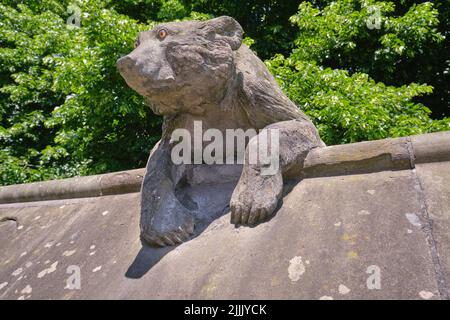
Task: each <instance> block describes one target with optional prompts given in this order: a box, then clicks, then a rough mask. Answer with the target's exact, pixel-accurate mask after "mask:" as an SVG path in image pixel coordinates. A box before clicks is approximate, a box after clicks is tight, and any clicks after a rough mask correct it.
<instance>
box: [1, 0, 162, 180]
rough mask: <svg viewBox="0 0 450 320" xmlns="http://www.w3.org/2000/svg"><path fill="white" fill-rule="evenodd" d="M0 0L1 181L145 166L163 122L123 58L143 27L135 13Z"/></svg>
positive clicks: (92, 5) (92, 4)
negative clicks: (125, 72) (75, 11)
mask: <svg viewBox="0 0 450 320" xmlns="http://www.w3.org/2000/svg"><path fill="white" fill-rule="evenodd" d="M23 2H24V3H23V4H19V5H10V6H7V5H0V15H1V16H2V19H1V27H0V39H1V40H0V41H1V48H0V68H1V78H0V144H1V149H0V174H1V176H0V181H1V183H2V184H8V183H20V182H29V181H36V180H44V179H51V178H58V177H68V176H74V175H80V174H81V175H85V174H93V173H99V172H105V171H114V170H121V169H127V168H134V167H136V166H144V165H145V160H146V157H147V156H148V152H149V149H150V148H151V146H152V145H153V144H154V143H155V142H156V141H157V140H158V136H159V134H160V119H159V117H155V116H154V115H153V114H152V113H151V112H150V110H149V108H148V107H146V106H145V104H144V102H143V99H142V98H141V97H140V96H138V95H137V94H135V93H134V92H133V91H132V90H130V89H128V88H127V87H126V85H125V84H124V81H123V80H122V79H121V77H120V75H119V74H118V72H117V70H116V67H115V61H116V60H117V58H119V57H120V56H121V55H124V54H126V53H128V52H129V51H130V50H131V49H132V47H133V42H134V40H135V37H136V34H137V33H138V31H139V30H142V29H146V28H148V27H147V26H145V25H143V24H139V23H137V22H136V21H134V20H133V19H130V18H129V17H127V16H124V15H120V14H118V13H116V12H115V11H113V10H108V9H105V8H104V4H102V3H101V2H99V1H84V2H83V5H82V6H80V9H81V13H82V16H81V28H76V27H70V26H68V25H67V24H66V20H67V18H68V17H69V14H68V13H67V11H66V8H67V6H68V4H69V2H66V3H64V2H61V1H52V0H47V1H39V5H36V3H37V2H36V1H23Z"/></svg>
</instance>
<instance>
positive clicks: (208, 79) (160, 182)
mask: <svg viewBox="0 0 450 320" xmlns="http://www.w3.org/2000/svg"><path fill="white" fill-rule="evenodd" d="M242 35H243V30H242V28H241V26H240V25H239V23H238V22H236V21H235V20H234V19H233V18H230V17H226V16H224V17H219V18H215V19H212V20H209V21H184V22H171V23H164V24H161V25H158V26H157V27H155V28H154V29H153V30H150V31H145V32H141V33H139V35H138V38H137V40H136V43H135V49H134V50H133V51H132V52H131V53H130V54H128V55H126V56H124V57H122V58H120V59H119V60H118V61H117V66H118V70H119V72H120V73H121V75H122V76H123V78H124V79H125V81H126V83H127V84H128V85H129V86H130V87H131V88H132V89H134V90H135V91H137V92H138V93H139V94H141V95H142V96H144V98H145V99H146V101H147V103H148V104H149V106H150V107H151V109H152V110H153V112H154V113H156V114H160V115H163V116H164V123H163V132H162V138H161V140H160V141H159V142H158V144H157V145H156V146H155V147H154V148H153V150H152V151H151V153H150V157H149V160H148V163H147V167H146V174H145V177H144V182H143V184H142V190H141V192H142V196H141V220H140V228H141V239H143V240H144V242H146V243H148V244H150V245H152V246H167V245H176V244H179V243H181V242H183V241H186V240H188V239H189V238H190V237H192V236H193V235H195V234H197V233H198V232H199V231H200V230H201V229H202V228H204V227H205V226H206V225H208V224H209V223H210V222H211V221H212V220H213V219H215V218H217V217H219V216H221V215H223V214H225V213H227V212H229V211H231V223H233V224H236V225H255V224H258V223H260V222H263V221H265V220H267V219H268V218H270V217H271V216H272V215H273V213H274V211H275V209H276V208H277V205H278V202H279V200H280V198H281V196H282V190H283V179H288V178H290V177H299V176H300V174H301V171H302V165H303V161H304V159H305V157H306V155H307V154H308V152H309V151H310V150H311V149H313V148H317V147H322V146H325V144H324V143H323V142H322V140H321V139H320V137H319V134H318V132H317V129H316V128H315V127H314V125H313V124H312V122H311V121H310V120H309V119H308V118H307V117H306V116H305V115H304V114H303V113H302V112H301V111H300V110H299V108H298V107H297V106H296V105H295V104H294V103H293V102H291V101H290V100H289V99H288V98H287V97H286V96H285V95H284V94H283V92H282V91H281V89H280V88H279V86H278V85H277V83H276V81H275V79H274V78H273V76H272V75H271V74H270V73H269V71H268V70H267V68H266V66H265V65H264V63H263V62H262V61H261V60H260V59H259V58H258V57H257V56H256V55H255V54H254V53H253V52H252V51H251V50H250V49H249V48H248V47H247V46H246V45H244V44H243V43H242ZM196 121H201V124H202V128H203V129H204V130H206V129H210V128H214V129H216V130H219V131H220V132H222V133H224V134H225V131H226V130H227V129H237V130H238V129H242V130H248V129H255V130H261V129H264V128H265V129H271V130H274V129H276V130H278V141H279V149H278V150H279V167H278V170H276V172H275V173H274V174H271V175H263V174H261V169H262V166H263V165H264V164H261V163H260V162H256V163H250V162H249V161H248V152H249V151H248V145H250V144H251V143H252V142H254V143H256V144H257V143H258V141H259V139H261V138H260V134H259V135H257V136H254V137H252V138H251V139H248V141H246V143H247V144H248V145H247V151H246V152H247V154H246V156H245V162H244V163H242V162H241V163H238V162H237V163H235V164H205V163H197V164H189V163H187V164H185V163H181V164H175V163H174V162H173V161H172V158H171V150H172V148H173V147H174V143H173V139H172V134H173V133H174V131H175V130H176V129H179V128H184V129H186V130H188V132H191V133H193V131H194V129H195V128H194V124H195V122H196ZM233 139H234V138H233ZM202 146H203V144H202ZM244 151H245V149H244Z"/></svg>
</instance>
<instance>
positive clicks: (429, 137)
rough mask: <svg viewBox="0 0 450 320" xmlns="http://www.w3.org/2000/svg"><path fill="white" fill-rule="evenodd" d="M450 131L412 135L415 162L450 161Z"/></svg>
mask: <svg viewBox="0 0 450 320" xmlns="http://www.w3.org/2000/svg"><path fill="white" fill-rule="evenodd" d="M449 136H450V131H444V132H436V133H432V134H423V135H418V136H412V137H411V144H412V149H413V152H414V161H415V163H427V162H439V161H440V162H442V161H450V139H449Z"/></svg>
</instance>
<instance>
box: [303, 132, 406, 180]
mask: <svg viewBox="0 0 450 320" xmlns="http://www.w3.org/2000/svg"><path fill="white" fill-rule="evenodd" d="M412 168H414V162H413V157H412V150H411V144H410V140H409V138H398V139H385V140H377V141H370V142H360V143H351V144H344V145H336V146H330V147H327V148H324V149H322V148H320V149H315V150H312V151H311V152H310V153H309V154H308V156H307V157H306V159H305V164H304V171H303V172H304V176H305V177H318V176H332V175H345V174H349V173H353V174H354V173H368V172H377V171H382V170H404V169H412Z"/></svg>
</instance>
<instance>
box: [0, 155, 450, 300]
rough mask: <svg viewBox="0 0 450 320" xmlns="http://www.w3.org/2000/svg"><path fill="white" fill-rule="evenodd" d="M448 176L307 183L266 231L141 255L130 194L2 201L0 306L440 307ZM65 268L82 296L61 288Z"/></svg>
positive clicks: (216, 227)
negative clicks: (356, 303)
mask: <svg viewBox="0 0 450 320" xmlns="http://www.w3.org/2000/svg"><path fill="white" fill-rule="evenodd" d="M416 171H417V173H416ZM449 171H450V163H449V162H443V163H430V164H427V165H426V166H423V165H421V166H420V167H418V168H417V169H416V170H398V171H383V172H378V173H370V174H358V175H348V176H335V177H321V178H313V179H305V180H303V181H301V182H300V183H299V184H297V185H296V186H295V187H294V188H293V189H292V191H291V192H290V193H288V194H287V195H285V197H284V199H283V205H282V207H281V209H280V214H277V215H276V216H275V217H274V218H273V219H272V220H270V221H269V222H267V223H265V224H261V225H258V226H257V227H254V228H248V227H239V228H235V227H234V226H233V225H231V224H230V223H229V219H230V216H229V214H226V215H224V216H222V217H220V218H218V219H216V220H215V221H214V222H212V223H211V224H210V225H209V226H208V227H207V229H206V230H205V231H204V232H203V233H201V234H200V235H199V236H198V237H197V238H195V239H193V240H190V241H188V242H186V243H184V244H182V245H179V246H178V247H176V248H171V247H168V248H161V249H154V248H148V247H142V245H141V243H140V241H139V239H138V235H139V194H138V193H129V194H125V195H115V196H104V197H98V198H87V199H71V200H57V201H47V202H39V203H19V204H4V205H1V206H0V220H1V219H5V218H9V220H7V221H4V222H3V223H1V224H0V245H1V249H0V287H2V288H1V289H0V298H1V299H18V298H21V297H22V298H24V299H37V298H41V299H47V298H52V299H59V298H62V299H85V298H108V299H112V298H126V299H129V298H156V299H162V298H168V299H175V298H181V299H183V298H200V299H210V298H238V299H240V298H243V299H244V298H250V299H257V298H270V299H272V298H274V299H281V298H285V299H319V298H321V297H324V296H327V297H333V298H334V299H356V298H359V299H379V298H387V299H423V298H430V299H439V298H446V295H445V292H448V291H447V290H448V287H446V283H447V282H448V277H449V275H448V270H449V269H448V265H449V264H448V263H449V260H448V252H449V251H448V243H449V241H450V239H448V229H449V226H450V222H449V220H448V214H447V213H448V201H447V200H448V199H449V197H450V188H448V183H447V182H448V180H449V179H446V175H445V174H446V172H449ZM439 177H440V179H439ZM436 181H437V182H436ZM425 208H426V209H425ZM12 219H16V220H17V225H16V222H13V220H12ZM430 220H432V225H433V228H432V229H429V228H428V225H429V222H430ZM430 231H431V232H432V233H430ZM430 235H432V236H433V237H434V239H435V240H436V241H435V243H433V242H430V241H429V237H430ZM435 255H437V256H439V258H440V260H439V261H440V263H441V267H442V269H443V272H442V274H439V266H438V265H437V262H436V260H435V258H434V256H435ZM56 262H58V263H57V264H56ZM71 265H75V266H79V267H80V268H81V290H69V289H64V287H65V286H66V279H68V278H69V277H70V276H71V274H68V273H66V270H67V268H68V267H69V266H71ZM371 266H372V267H371ZM373 266H376V267H379V268H380V269H379V270H380V272H381V274H380V276H381V278H380V286H381V287H380V289H379V290H378V289H372V290H370V289H368V287H367V279H368V278H369V277H370V276H371V274H368V273H366V272H367V270H368V268H369V271H371V272H372V273H373V270H374V269H373V268H376V267H373ZM371 268H372V269H371ZM442 277H443V278H442ZM443 279H444V280H445V281H442V280H443ZM5 283H6V284H5ZM30 288H31V292H30Z"/></svg>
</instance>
